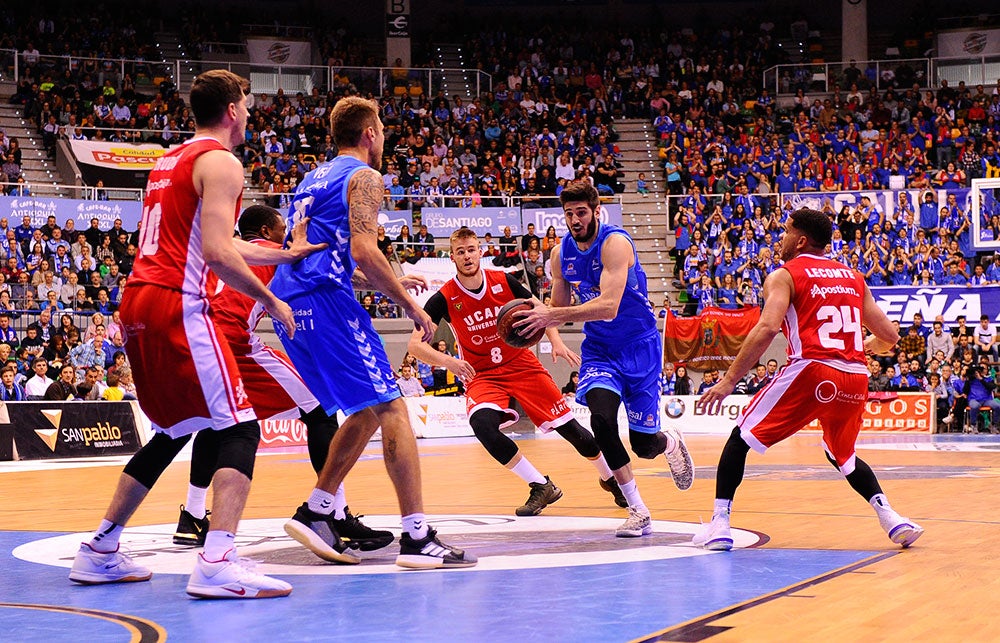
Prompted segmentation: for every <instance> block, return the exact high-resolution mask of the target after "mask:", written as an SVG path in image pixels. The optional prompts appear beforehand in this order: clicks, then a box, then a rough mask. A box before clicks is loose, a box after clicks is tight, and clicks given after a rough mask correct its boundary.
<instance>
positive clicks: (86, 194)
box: [0, 181, 146, 201]
mask: <svg viewBox="0 0 1000 643" xmlns="http://www.w3.org/2000/svg"><path fill="white" fill-rule="evenodd" d="M42 190H44V191H46V192H51V191H52V190H59V191H62V192H66V193H68V194H67V196H66V198H71V199H81V200H83V201H142V200H143V197H144V196H145V193H146V191H145V190H143V189H141V188H107V187H100V188H99V187H94V186H90V185H70V184H66V183H47V182H46V183H35V182H27V181H26V182H24V183H10V182H0V192H2V193H3V195H5V196H17V197H26V196H37V195H38V194H39V193H40V192H42Z"/></svg>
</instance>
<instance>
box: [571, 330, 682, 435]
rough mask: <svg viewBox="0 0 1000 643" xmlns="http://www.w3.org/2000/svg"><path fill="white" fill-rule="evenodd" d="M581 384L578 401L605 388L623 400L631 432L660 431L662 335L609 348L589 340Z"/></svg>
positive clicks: (583, 354)
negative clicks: (598, 389) (588, 392)
mask: <svg viewBox="0 0 1000 643" xmlns="http://www.w3.org/2000/svg"><path fill="white" fill-rule="evenodd" d="M580 357H581V359H582V360H583V363H582V364H581V365H580V381H579V382H578V383H577V385H576V399H577V400H583V401H585V400H586V397H587V391H588V390H590V389H592V388H603V389H607V390H609V391H614V392H615V393H617V394H618V395H619V396H621V398H622V402H623V403H624V404H625V412H626V413H627V414H628V425H629V428H630V429H633V430H635V431H639V432H640V433H656V432H657V431H659V430H660V409H659V404H660V371H661V370H662V369H661V367H660V363H661V362H662V361H663V347H662V346H661V343H660V336H659V334H658V333H650V334H649V335H648V336H647V337H645V338H643V339H640V340H638V341H630V342H627V343H626V342H623V343H621V344H615V345H608V344H604V343H601V342H595V341H594V340H592V339H589V338H586V339H584V340H583V344H582V346H581V347H580Z"/></svg>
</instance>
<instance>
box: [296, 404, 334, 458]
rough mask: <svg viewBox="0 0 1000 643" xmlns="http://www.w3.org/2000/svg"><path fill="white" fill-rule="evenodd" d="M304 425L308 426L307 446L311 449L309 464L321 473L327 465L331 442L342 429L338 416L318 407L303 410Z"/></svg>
mask: <svg viewBox="0 0 1000 643" xmlns="http://www.w3.org/2000/svg"><path fill="white" fill-rule="evenodd" d="M299 415H300V416H301V417H302V422H303V424H305V425H306V446H307V447H308V448H309V462H310V463H311V464H312V467H313V470H314V471H315V472H316V473H319V472H320V471H322V470H323V465H324V464H326V456H327V454H328V453H329V451H330V442H332V441H333V436H334V435H335V434H336V433H337V429H339V428H340V423H339V422H338V421H337V416H336V414H334V415H333V416H329V415H327V414H326V411H324V410H323V407H322V406H317V407H316V408H314V409H313V410H312V411H309V412H308V413H304V412H302V411H301V410H300V411H299Z"/></svg>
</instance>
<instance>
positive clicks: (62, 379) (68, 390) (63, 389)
mask: <svg viewBox="0 0 1000 643" xmlns="http://www.w3.org/2000/svg"><path fill="white" fill-rule="evenodd" d="M77 397H79V392H78V391H77V390H76V371H75V370H74V369H73V365H72V364H63V367H62V369H61V370H60V371H59V379H57V380H56V381H55V382H53V383H52V384H50V385H49V387H48V388H47V389H46V390H45V394H44V396H43V397H42V399H45V400H51V401H60V402H62V401H66V400H73V399H76V398H77Z"/></svg>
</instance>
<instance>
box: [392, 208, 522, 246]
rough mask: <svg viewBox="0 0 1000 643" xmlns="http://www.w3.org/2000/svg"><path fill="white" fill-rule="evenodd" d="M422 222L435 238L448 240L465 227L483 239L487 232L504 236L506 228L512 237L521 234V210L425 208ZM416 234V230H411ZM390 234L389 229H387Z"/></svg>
mask: <svg viewBox="0 0 1000 643" xmlns="http://www.w3.org/2000/svg"><path fill="white" fill-rule="evenodd" d="M420 222H421V223H423V224H424V225H426V226H427V231H428V232H430V233H431V234H432V235H434V236H435V237H442V238H443V239H444V240H447V239H448V237H449V236H451V233H452V232H454V231H455V230H457V229H459V228H461V227H462V226H465V227H466V228H472V229H473V230H475V231H476V233H477V234H478V235H479V236H480V237H481V236H483V235H484V234H486V233H487V232H489V233H490V234H492V235H493V236H494V237H499V236H500V235H501V234H503V229H504V228H505V227H509V228H510V232H511V234H512V235H515V236H517V235H519V234H521V209H520V208H426V207H425V208H423V209H422V210H421V211H420ZM410 232H411V233H415V232H416V231H415V230H412V229H411V230H410ZM386 233H388V229H386Z"/></svg>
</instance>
